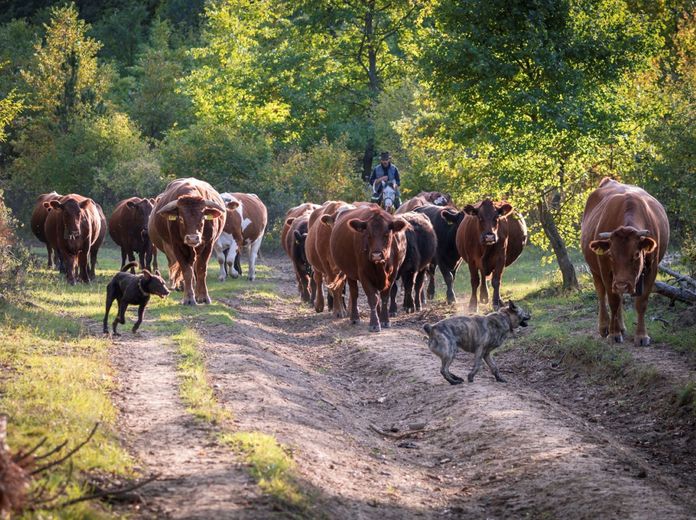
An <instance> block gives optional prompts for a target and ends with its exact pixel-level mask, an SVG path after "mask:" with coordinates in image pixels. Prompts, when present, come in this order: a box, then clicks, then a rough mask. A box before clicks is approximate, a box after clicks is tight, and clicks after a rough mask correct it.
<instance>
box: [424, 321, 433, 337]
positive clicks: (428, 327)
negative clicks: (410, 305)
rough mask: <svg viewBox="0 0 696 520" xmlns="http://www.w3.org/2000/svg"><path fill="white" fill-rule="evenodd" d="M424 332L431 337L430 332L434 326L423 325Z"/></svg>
mask: <svg viewBox="0 0 696 520" xmlns="http://www.w3.org/2000/svg"><path fill="white" fill-rule="evenodd" d="M423 330H424V331H425V332H427V333H428V335H430V331H431V330H433V328H432V326H430V325H428V324H427V323H426V324H425V325H423Z"/></svg>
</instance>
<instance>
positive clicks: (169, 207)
mask: <svg viewBox="0 0 696 520" xmlns="http://www.w3.org/2000/svg"><path fill="white" fill-rule="evenodd" d="M178 203H179V200H178V199H176V200H172V201H170V202H167V203H166V204H165V205H164V207H163V208H162V209H160V210H159V211H157V214H158V215H160V214H162V213H168V212H170V211H174V210H175V209H176V205H177V204H178Z"/></svg>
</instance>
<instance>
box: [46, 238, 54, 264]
mask: <svg viewBox="0 0 696 520" xmlns="http://www.w3.org/2000/svg"><path fill="white" fill-rule="evenodd" d="M46 251H48V265H47V266H46V268H47V269H51V268H52V267H53V258H52V255H53V251H52V250H51V246H50V245H49V244H48V242H46Z"/></svg>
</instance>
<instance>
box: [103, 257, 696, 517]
mask: <svg viewBox="0 0 696 520" xmlns="http://www.w3.org/2000/svg"><path fill="white" fill-rule="evenodd" d="M264 261H265V263H268V264H270V265H271V266H272V267H273V275H272V277H273V280H272V281H273V282H274V283H276V284H277V287H278V291H279V294H280V297H279V298H277V299H261V298H255V297H253V296H252V297H249V298H245V299H239V298H233V299H230V300H227V301H225V303H226V304H227V305H229V306H231V307H232V308H234V309H235V310H236V314H237V317H236V320H235V322H234V324H233V326H231V327H229V326H222V325H201V327H200V328H199V332H200V334H201V335H203V337H204V338H205V340H206V343H205V346H204V353H205V356H206V359H207V369H208V372H209V375H210V378H211V382H212V384H213V386H214V388H215V389H216V392H217V393H218V397H219V399H220V401H221V402H222V403H223V404H224V405H225V406H226V407H228V408H229V409H230V411H231V412H232V413H233V414H234V417H235V424H236V426H237V427H238V428H239V429H240V430H242V431H261V432H264V433H268V434H272V435H274V436H275V437H276V438H277V439H278V440H279V441H280V442H281V443H283V444H284V445H285V446H287V447H288V448H289V449H290V450H291V452H292V455H293V458H294V460H295V462H296V466H297V467H296V473H297V475H298V481H299V484H300V486H301V487H302V488H303V489H304V490H306V491H307V492H308V493H309V495H310V497H311V502H312V504H313V506H311V508H310V509H309V510H308V511H306V512H304V513H302V516H307V517H325V518H346V519H348V518H350V519H352V518H380V519H389V518H394V519H396V518H410V517H418V518H463V517H467V518H588V519H589V518H603V519H604V518H617V519H618V518H621V519H625V518H636V519H642V518H645V519H652V518H661V519H672V518H674V519H677V518H679V519H682V518H693V517H694V511H696V482H695V481H694V471H693V468H694V467H696V466H694V461H696V455H695V454H694V446H693V439H694V436H693V429H692V431H691V432H689V431H685V430H680V428H686V427H687V426H688V420H686V421H687V422H677V423H676V426H675V424H672V425H669V424H660V423H659V421H660V417H661V415H659V413H658V411H656V410H653V409H651V407H650V406H649V403H647V404H646V403H643V404H645V405H644V406H643V405H641V406H639V405H638V404H639V403H640V401H641V400H642V401H646V400H647V401H649V400H650V396H651V394H650V392H649V391H648V392H644V391H642V390H641V389H637V390H636V392H637V397H636V396H626V395H623V396H621V395H617V393H616V391H615V390H613V385H612V382H611V381H605V382H603V384H601V383H602V382H600V384H598V382H597V381H593V380H591V378H588V377H587V376H586V375H585V374H582V373H580V372H578V373H577V376H576V375H575V374H573V373H567V372H563V371H556V370H552V369H551V368H550V364H549V363H545V362H543V361H542V360H530V359H527V358H525V357H523V356H522V355H521V353H519V352H517V351H516V350H515V349H514V348H513V349H511V350H508V351H506V352H503V353H501V354H500V355H499V356H498V364H499V366H500V367H501V369H502V371H503V372H504V373H505V375H506V378H507V379H508V381H509V383H507V384H501V383H497V382H495V380H494V379H493V377H492V376H491V375H490V374H489V373H488V372H486V371H485V369H482V370H481V372H480V373H479V375H478V376H477V379H476V381H475V382H474V383H473V384H466V383H465V384H463V385H459V386H450V385H449V384H448V383H447V382H446V381H445V380H444V379H443V378H442V376H441V375H440V374H439V360H438V359H437V358H436V357H435V356H434V355H432V354H431V353H430V352H429V351H428V348H427V345H426V343H425V339H424V338H425V336H424V333H422V331H421V329H422V325H423V324H424V323H425V322H426V321H427V322H432V321H435V319H437V318H438V317H439V315H440V314H441V312H440V311H439V308H438V307H436V308H435V309H434V310H433V309H430V310H426V311H424V312H423V313H420V314H417V315H409V316H403V315H402V316H400V317H398V318H396V319H395V320H394V322H393V327H392V328H391V329H387V330H384V331H382V332H381V333H379V334H374V333H369V332H368V331H367V324H366V316H367V315H366V314H363V317H364V318H363V323H362V324H359V325H356V326H352V325H350V324H349V322H348V320H334V319H332V318H331V316H330V315H329V314H328V313H323V314H316V313H314V311H313V310H311V309H309V308H307V307H304V306H302V305H301V304H300V303H299V296H298V295H297V294H296V287H295V283H294V275H293V274H292V272H291V268H290V266H289V262H287V261H286V260H285V259H282V258H276V257H271V258H269V257H266V258H265V260H264ZM228 283H230V284H233V283H234V282H233V281H231V282H228ZM362 307H363V309H364V308H365V305H363V306H362ZM532 326H533V324H532ZM145 328H146V327H145ZM126 338H128V339H126ZM129 338H130V337H129V336H124V339H123V340H122V341H121V342H119V343H118V344H117V348H116V351H115V356H114V361H115V365H116V368H117V370H118V371H119V381H120V390H119V396H120V405H121V410H122V427H123V431H124V435H125V436H126V439H127V442H128V445H129V446H130V447H131V449H132V451H133V453H134V455H136V456H137V457H138V459H139V460H141V461H142V465H143V471H144V472H145V473H147V472H161V473H162V474H163V475H164V476H165V477H166V479H167V480H164V481H162V482H159V483H157V485H155V486H152V487H147V488H144V489H143V494H144V496H145V500H146V504H147V506H146V509H145V510H141V516H143V517H151V516H165V515H166V516H171V517H176V518H268V517H272V516H274V515H285V514H286V513H283V512H279V511H276V510H275V509H274V507H273V504H272V503H270V502H269V500H268V499H267V498H264V497H263V496H262V495H261V494H260V493H259V492H258V489H257V488H256V486H255V485H254V484H253V483H252V482H251V481H250V479H249V477H248V476H247V475H246V473H245V472H244V468H243V465H242V464H240V463H239V462H238V461H236V460H235V456H234V454H232V453H231V452H230V451H229V450H227V449H224V448H220V447H219V446H217V445H216V444H215V443H214V441H212V439H213V437H212V436H211V435H210V433H211V432H210V431H209V430H207V427H205V426H204V425H201V423H199V422H196V421H194V420H192V419H191V417H190V416H189V415H188V414H187V413H186V411H185V407H184V406H183V404H182V403H181V402H180V400H179V397H178V383H177V380H176V375H175V354H174V352H173V350H172V347H171V346H169V345H167V344H162V343H160V342H159V341H158V339H157V338H155V337H148V336H147V335H145V336H143V337H142V338H141V339H138V340H137V341H134V342H133V341H130V339H129ZM513 344H514V340H513ZM625 348H629V347H625ZM663 350H665V352H663ZM643 352H644V354H642V355H643V356H645V362H646V363H653V362H654V364H655V366H656V369H655V370H656V371H657V372H658V373H659V374H660V377H662V378H663V379H660V378H657V379H656V381H658V382H659V384H660V385H664V387H665V388H667V387H668V386H669V385H671V384H677V383H678V382H680V381H682V380H685V379H684V378H687V379H688V378H689V377H691V378H693V377H694V373H693V366H688V364H686V363H684V361H683V360H682V359H679V358H678V357H677V358H675V357H674V355H673V353H672V352H671V351H669V352H667V351H666V349H665V348H664V347H661V346H657V347H654V348H653V347H650V348H649V349H645V350H644V351H643ZM646 353H647V354H646ZM663 353H664V354H665V355H663ZM648 356H652V357H653V358H652V359H648ZM471 362H472V359H471V356H470V355H467V354H465V353H462V354H460V356H459V357H458V359H457V360H456V361H455V363H454V366H453V371H454V372H455V373H458V374H459V375H462V374H466V373H467V372H468V370H469V368H470V365H471ZM641 392H643V393H641ZM410 430H420V431H415V432H412V431H410ZM679 432H682V433H681V434H679ZM670 435H671V436H672V438H670V439H667V437H668V436H670ZM671 459H675V460H671ZM677 459H678V460H677ZM689 465H690V466H689ZM687 466H689V467H690V471H687ZM687 473H688V474H687Z"/></svg>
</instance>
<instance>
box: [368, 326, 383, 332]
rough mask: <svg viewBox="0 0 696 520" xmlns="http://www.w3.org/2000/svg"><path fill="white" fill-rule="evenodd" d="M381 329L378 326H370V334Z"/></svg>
mask: <svg viewBox="0 0 696 520" xmlns="http://www.w3.org/2000/svg"><path fill="white" fill-rule="evenodd" d="M381 330H382V328H381V327H380V326H379V325H370V332H380V331H381Z"/></svg>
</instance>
